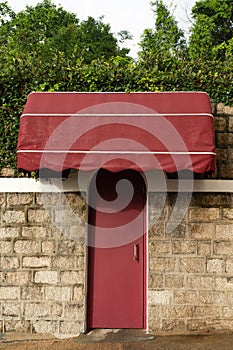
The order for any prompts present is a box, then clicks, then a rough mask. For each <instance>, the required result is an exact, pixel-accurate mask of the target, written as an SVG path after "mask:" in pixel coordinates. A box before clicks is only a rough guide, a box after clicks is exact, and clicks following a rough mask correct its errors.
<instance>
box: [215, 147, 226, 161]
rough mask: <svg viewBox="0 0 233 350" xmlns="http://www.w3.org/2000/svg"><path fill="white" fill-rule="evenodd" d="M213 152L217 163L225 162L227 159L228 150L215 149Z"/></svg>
mask: <svg viewBox="0 0 233 350" xmlns="http://www.w3.org/2000/svg"><path fill="white" fill-rule="evenodd" d="M215 152H216V160H217V162H222V161H227V159H228V150H227V149H221V148H217V149H216V150H215Z"/></svg>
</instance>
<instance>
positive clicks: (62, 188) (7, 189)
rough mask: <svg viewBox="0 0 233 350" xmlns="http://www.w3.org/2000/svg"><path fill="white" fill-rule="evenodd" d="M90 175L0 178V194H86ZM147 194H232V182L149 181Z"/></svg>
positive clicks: (209, 180)
mask: <svg viewBox="0 0 233 350" xmlns="http://www.w3.org/2000/svg"><path fill="white" fill-rule="evenodd" d="M90 178H91V174H90V175H89V177H88V176H85V178H80V181H79V186H78V181H77V178H76V179H75V178H71V179H67V180H64V181H63V180H54V179H53V180H51V179H44V180H35V179H29V178H0V193H43V192H46V193H47V192H86V191H87V188H88V184H89V181H90ZM148 192H213V193H221V192H225V193H226V192H227V193H233V180H216V179H205V180H204V179H203V180H193V181H192V180H176V179H175V180H167V181H166V183H165V185H164V183H162V186H161V187H160V186H159V183H158V181H154V182H153V181H150V182H149V186H148Z"/></svg>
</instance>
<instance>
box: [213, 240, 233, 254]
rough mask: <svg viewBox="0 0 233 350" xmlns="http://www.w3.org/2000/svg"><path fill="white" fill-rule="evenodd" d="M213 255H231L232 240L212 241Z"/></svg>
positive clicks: (232, 251) (232, 249)
mask: <svg viewBox="0 0 233 350" xmlns="http://www.w3.org/2000/svg"><path fill="white" fill-rule="evenodd" d="M214 254H215V255H232V254H233V241H231V242H230V241H215V242H214Z"/></svg>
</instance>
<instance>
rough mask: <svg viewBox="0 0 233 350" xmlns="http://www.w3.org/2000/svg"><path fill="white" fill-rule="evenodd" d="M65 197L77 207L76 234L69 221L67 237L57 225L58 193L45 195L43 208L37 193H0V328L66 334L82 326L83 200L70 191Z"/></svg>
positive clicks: (83, 323)
mask: <svg viewBox="0 0 233 350" xmlns="http://www.w3.org/2000/svg"><path fill="white" fill-rule="evenodd" d="M43 196H44V195H43ZM63 200H64V198H63ZM65 200H66V201H67V203H69V204H72V208H73V210H74V211H75V209H76V210H77V213H78V218H79V225H77V223H76V225H75V231H76V235H77V237H78V239H77V240H76V239H75V237H74V232H73V231H74V230H73V231H72V228H74V226H72V225H71V227H70V234H71V235H73V236H72V238H73V239H71V236H70V237H69V236H67V235H66V234H62V233H61V232H60V229H59V225H57V223H58V222H59V220H58V219H59V213H60V211H61V210H63V208H64V206H63V204H64V203H62V200H61V198H60V196H59V195H56V194H53V195H48V196H47V200H46V209H45V207H44V203H43V202H44V199H42V196H41V195H40V194H27V193H25V194H23V193H22V194H14V193H6V194H1V195H0V205H1V209H0V217H1V226H0V256H1V258H0V259H1V268H0V329H1V332H9V331H19V332H38V333H52V334H60V335H61V334H63V335H67V336H69V335H72V334H79V333H80V332H82V331H83V330H84V327H85V264H84V261H85V254H86V246H85V240H84V239H82V240H81V239H80V237H82V238H84V237H85V206H84V205H83V199H82V197H81V196H80V195H77V194H76V193H72V194H68V195H66V197H65ZM64 222H65V221H64ZM66 224H67V223H66Z"/></svg>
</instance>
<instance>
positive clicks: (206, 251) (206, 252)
mask: <svg viewBox="0 0 233 350" xmlns="http://www.w3.org/2000/svg"><path fill="white" fill-rule="evenodd" d="M197 254H198V255H201V256H210V255H211V254H212V242H211V241H198V242H197Z"/></svg>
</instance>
